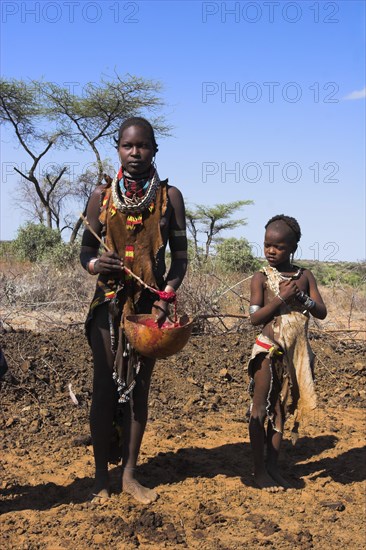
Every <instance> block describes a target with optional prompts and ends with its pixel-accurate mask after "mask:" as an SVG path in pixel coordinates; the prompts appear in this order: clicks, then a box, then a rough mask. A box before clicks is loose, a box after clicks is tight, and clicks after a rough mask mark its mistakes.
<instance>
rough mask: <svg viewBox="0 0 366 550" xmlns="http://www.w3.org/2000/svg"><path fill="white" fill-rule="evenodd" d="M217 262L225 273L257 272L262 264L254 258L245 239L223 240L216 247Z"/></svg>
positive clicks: (232, 238)
mask: <svg viewBox="0 0 366 550" xmlns="http://www.w3.org/2000/svg"><path fill="white" fill-rule="evenodd" d="M216 262H217V265H218V267H219V268H220V269H222V270H223V271H240V272H243V273H248V272H252V271H256V270H257V269H259V267H260V262H259V261H258V260H257V259H256V258H255V257H254V256H253V254H252V249H251V247H250V244H249V243H248V241H247V240H246V239H244V238H243V237H242V238H240V239H235V238H234V237H231V238H229V239H223V240H222V241H221V242H220V243H218V244H217V245H216Z"/></svg>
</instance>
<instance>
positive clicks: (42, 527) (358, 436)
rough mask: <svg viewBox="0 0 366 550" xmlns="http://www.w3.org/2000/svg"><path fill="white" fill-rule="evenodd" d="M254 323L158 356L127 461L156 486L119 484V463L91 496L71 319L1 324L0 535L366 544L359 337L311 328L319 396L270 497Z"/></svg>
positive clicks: (77, 333)
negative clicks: (251, 370)
mask: <svg viewBox="0 0 366 550" xmlns="http://www.w3.org/2000/svg"><path fill="white" fill-rule="evenodd" d="M254 335H255V333H254V332H253V330H252V329H251V328H248V329H245V330H243V332H242V334H227V335H222V336H192V338H191V340H190V342H189V343H188V345H187V346H186V348H185V349H184V350H183V351H182V352H181V353H180V354H178V355H176V356H175V357H173V358H170V359H167V360H164V361H159V362H158V363H157V366H156V370H155V375H154V379H153V384H152V389H151V396H150V420H149V423H148V427H147V430H146V435H145V439H144V441H143V447H142V452H141V456H140V465H139V468H138V474H139V477H140V479H141V480H142V481H143V482H145V483H146V484H147V485H148V486H150V487H154V488H155V489H156V490H157V492H158V493H159V499H158V500H157V501H156V502H155V503H153V504H152V505H150V506H144V505H140V504H137V503H136V502H135V501H133V500H132V498H131V497H129V496H128V495H125V494H121V493H120V492H119V490H118V486H119V469H118V468H117V467H116V466H112V467H111V473H112V478H113V483H114V493H113V494H112V497H111V499H109V500H108V501H107V502H105V503H104V504H96V503H92V502H89V501H88V497H89V495H90V491H91V487H92V476H93V456H92V449H91V446H90V438H89V427H88V412H89V407H90V399H91V380H92V362H91V354H90V351H89V348H88V346H87V342H86V340H85V338H84V334H83V331H82V328H81V327H75V328H73V329H70V328H69V329H68V330H50V331H48V332H43V333H40V334H37V333H35V332H31V331H22V330H19V329H18V330H16V331H15V332H9V333H6V334H3V335H1V336H0V343H1V346H2V347H3V349H4V352H5V354H6V356H7V359H8V363H9V367H10V373H8V374H7V375H6V379H5V381H4V382H3V383H2V386H1V394H0V397H1V415H0V423H1V428H2V437H1V440H0V449H1V465H0V490H1V503H0V507H1V508H0V511H1V517H0V526H1V527H0V530H1V535H0V540H1V547H2V548H4V549H6V550H7V549H13V548H14V549H28V550H32V549H47V550H61V549H62V550H64V549H69V548H73V549H76V550H77V549H86V548H103V549H109V548H115V549H117V550H122V549H126V550H129V549H132V548H144V549H149V550H150V549H158V548H200V549H201V550H215V549H221V550H224V549H225V550H229V549H230V550H231V549H242V548H250V549H256V548H262V547H273V548H281V549H284V550H285V549H294V548H301V549H308V548H326V549H333V548H342V547H347V548H350V549H361V548H365V512H364V508H363V506H364V494H365V493H364V480H365V454H364V448H365V447H364V428H365V426H364V421H365V415H364V409H363V408H362V406H363V404H364V397H365V390H364V385H363V384H362V382H363V381H364V378H365V361H364V347H365V346H364V344H362V343H357V342H352V341H351V340H347V341H342V340H340V339H339V338H337V339H336V338H334V337H332V338H331V337H330V336H327V337H326V338H325V337H324V336H322V337H319V335H317V334H316V333H314V336H313V338H312V347H313V349H314V351H315V352H316V354H317V357H318V362H317V367H316V377H317V388H318V397H319V408H318V409H317V411H316V412H315V414H314V416H313V418H312V421H311V423H309V424H308V425H307V426H305V427H303V429H302V432H301V437H300V439H299V441H298V442H297V444H296V445H295V446H292V444H291V442H290V441H289V439H288V438H287V439H286V440H285V441H284V444H283V453H282V458H281V464H282V467H283V473H284V475H285V477H287V478H288V479H289V480H290V481H291V482H292V483H293V485H294V487H295V489H292V490H289V491H286V492H285V493H282V494H272V495H271V494H268V493H265V492H263V491H260V490H259V489H257V488H256V487H255V485H254V483H253V478H252V473H251V472H252V463H251V455H250V447H249V439H248V425H247V421H246V411H247V408H248V403H249V400H248V397H247V393H246V387H247V378H246V374H245V363H246V361H247V358H248V354H249V351H250V348H251V345H252V342H253V338H254ZM315 337H316V338H315ZM70 383H71V384H72V390H73V392H74V393H75V395H76V397H77V399H78V402H79V404H78V405H74V404H73V402H72V401H71V399H70V396H69V390H68V385H69V384H70ZM287 435H288V434H287Z"/></svg>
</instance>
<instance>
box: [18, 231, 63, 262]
mask: <svg viewBox="0 0 366 550" xmlns="http://www.w3.org/2000/svg"><path fill="white" fill-rule="evenodd" d="M60 243H61V233H60V232H59V231H57V230H56V229H50V228H48V227H46V226H45V225H41V224H38V225H37V224H35V223H27V224H26V225H25V226H24V227H20V228H19V229H18V233H17V237H16V239H15V240H14V242H13V247H14V251H15V253H16V254H17V256H18V258H19V259H21V260H28V261H30V262H38V261H40V260H42V259H43V258H44V257H45V256H46V255H47V254H48V253H49V251H50V250H51V249H53V248H54V247H55V246H56V245H59V244H60Z"/></svg>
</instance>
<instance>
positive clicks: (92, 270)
mask: <svg viewBox="0 0 366 550" xmlns="http://www.w3.org/2000/svg"><path fill="white" fill-rule="evenodd" d="M98 260H99V258H92V259H91V260H90V261H89V262H88V263H87V264H86V270H87V272H88V273H90V275H96V272H95V264H96V263H97V261H98Z"/></svg>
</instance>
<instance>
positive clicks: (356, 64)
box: [0, 0, 365, 260]
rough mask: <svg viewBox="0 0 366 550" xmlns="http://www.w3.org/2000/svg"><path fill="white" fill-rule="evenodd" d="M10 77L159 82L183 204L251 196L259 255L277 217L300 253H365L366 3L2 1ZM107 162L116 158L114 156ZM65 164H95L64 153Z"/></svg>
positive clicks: (164, 144)
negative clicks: (287, 221)
mask: <svg viewBox="0 0 366 550" xmlns="http://www.w3.org/2000/svg"><path fill="white" fill-rule="evenodd" d="M1 8H2V48H1V49H2V56H1V72H2V75H3V77H5V78H23V79H27V78H30V79H40V78H42V77H43V78H44V79H46V80H51V81H54V82H57V83H59V84H63V83H64V84H65V83H73V84H72V85H73V86H74V87H75V90H76V91H78V90H81V89H82V87H83V86H84V85H85V84H86V83H87V82H98V81H99V79H100V76H101V75H103V74H104V75H113V72H114V71H117V72H118V73H119V74H121V75H124V74H126V73H130V74H134V75H137V76H141V77H144V78H152V79H156V80H159V81H161V82H162V84H163V86H164V89H163V98H164V100H165V102H166V104H167V106H166V108H165V109H164V113H165V115H166V117H167V120H168V122H169V123H170V124H171V125H172V126H173V127H174V129H173V136H172V137H170V138H165V139H160V140H159V143H160V150H159V153H158V157H157V164H158V169H159V174H160V176H161V177H169V181H170V183H171V184H173V185H176V186H177V187H179V188H180V189H181V190H182V192H183V194H184V196H185V198H186V200H187V202H188V203H190V204H195V203H205V204H216V203H223V202H229V201H234V200H239V199H251V200H253V201H254V205H252V206H248V207H246V208H245V209H244V210H243V212H242V213H241V214H240V216H242V215H244V216H246V217H247V220H248V224H247V225H246V226H244V227H241V228H239V229H237V230H235V232H231V233H227V234H226V235H224V236H226V237H228V236H235V237H240V236H244V237H246V238H247V239H248V240H249V241H250V242H251V243H256V244H255V245H254V249H255V251H257V253H259V254H260V252H261V247H262V241H263V231H264V230H263V227H264V225H265V223H266V221H267V220H268V219H269V218H270V217H272V216H273V215H275V214H279V213H284V214H288V215H291V216H294V217H296V218H297V219H298V221H299V223H300V225H301V229H302V233H303V237H302V239H301V242H300V245H301V251H300V253H299V255H301V257H302V258H307V259H319V260H326V259H328V260H363V259H365V243H364V234H365V224H364V220H365V180H364V174H365V54H364V52H365V36H364V27H365V3H364V2H362V1H340V2H322V1H319V2H316V1H315V2H314V1H311V2H307V1H297V2H282V1H277V2H271V1H267V2H266V1H263V2H262V1H258V2H253V1H250V2H249V1H248V2H245V1H244V2H221V1H220V2H199V1H194V2H189V1H185V2H180V1H176V2H175V1H166V2H164V1H161V2H155V1H137V2H123V1H121V2H119V1H112V0H105V1H102V2H101V1H99V2H88V1H85V2H84V1H81V0H79V1H69V2H66V1H58V2H56V1H54V2H52V1H49V2H48V1H45V2H14V1H8V2H7V1H5V0H4V1H3V2H2V4H1ZM1 153H2V157H1V163H2V178H1V204H0V207H1V224H0V238H1V239H11V238H13V237H14V235H15V233H16V230H17V227H18V226H19V225H20V224H21V223H23V222H24V218H23V217H22V216H23V215H22V213H21V212H20V211H18V210H14V188H15V186H16V185H17V181H18V178H17V176H16V174H12V173H11V169H10V168H9V166H11V165H12V164H14V163H17V164H20V163H21V162H22V161H25V160H26V157H25V156H23V153H22V152H21V151H20V150H19V149H17V148H16V141H15V140H14V139H13V137H12V134H11V133H10V132H8V131H3V132H2V139H1ZM105 154H106V155H107V156H109V157H110V158H112V159H113V160H115V150H114V149H113V147H112V144H111V147H110V148H109V149H108V148H107V149H106V151H105ZM58 155H59V157H58V158H59V160H60V161H64V162H65V161H66V162H79V163H80V166H82V165H84V164H85V163H87V162H88V161H90V160H92V157H91V156H90V155H89V154H88V153H82V152H77V151H71V150H69V151H63V152H60V153H58Z"/></svg>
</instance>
